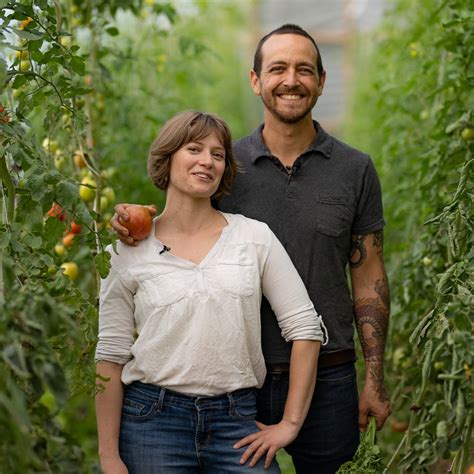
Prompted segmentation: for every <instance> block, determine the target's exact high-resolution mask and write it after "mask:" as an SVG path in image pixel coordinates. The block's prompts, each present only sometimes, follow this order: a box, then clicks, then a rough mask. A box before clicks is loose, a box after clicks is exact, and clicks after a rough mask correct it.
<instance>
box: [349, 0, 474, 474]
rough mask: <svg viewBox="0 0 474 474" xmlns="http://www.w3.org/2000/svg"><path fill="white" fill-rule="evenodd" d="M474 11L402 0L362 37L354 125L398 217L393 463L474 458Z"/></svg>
mask: <svg viewBox="0 0 474 474" xmlns="http://www.w3.org/2000/svg"><path fill="white" fill-rule="evenodd" d="M473 20H474V15H473V11H472V5H471V4H470V2H468V1H465V0H454V1H442V0H423V1H422V2H418V1H413V0H399V1H397V2H396V4H395V5H394V6H393V8H392V9H391V11H390V13H389V14H388V17H387V20H386V21H385V22H384V23H383V24H382V25H381V27H380V29H379V30H378V31H377V33H376V34H375V37H372V38H371V40H370V42H369V41H367V40H366V41H362V42H361V43H360V44H361V48H360V51H359V57H360V61H361V63H362V67H361V68H360V70H362V71H364V72H363V74H360V75H358V76H357V77H356V78H355V81H354V91H355V96H354V104H353V106H354V107H353V110H354V111H357V112H354V113H353V114H352V115H351V119H350V121H348V125H349V126H348V134H349V135H350V140H351V141H352V142H353V143H356V144H358V145H359V146H360V147H362V148H365V149H366V150H369V151H370V152H371V154H372V156H374V157H375V159H376V161H377V165H378V168H379V170H380V172H381V175H382V184H383V188H384V189H383V191H384V203H385V214H386V218H387V221H388V224H387V227H386V256H387V266H388V269H389V272H390V280H391V290H392V302H393V311H392V319H391V332H390V338H389V348H388V354H387V359H388V361H387V362H388V366H387V369H386V373H387V383H388V384H389V386H390V389H391V394H392V404H393V412H394V413H393V415H392V420H391V427H392V431H394V432H395V433H390V434H387V432H385V434H382V444H383V447H384V450H385V452H386V453H387V463H388V469H387V470H388V472H426V471H427V470H428V469H429V467H430V466H433V465H435V464H439V463H444V464H445V466H446V469H451V471H449V472H453V473H463V472H465V471H464V470H465V468H466V466H467V465H468V463H469V462H472V460H471V461H469V450H470V443H471V439H472V428H473V408H474V394H473V377H472V375H473V374H472V371H473V368H472V367H473V363H474V353H473V352H474V351H473V348H474V320H473V311H472V308H473V306H474V297H473V289H474V275H473V264H472V262H473V257H474V255H473V231H474V221H473V212H472V211H473V184H472V176H473V168H474V159H473V146H474V116H473V105H474V96H473V94H472V86H473V84H474V69H473V64H474V58H473V49H472V43H473V39H474V30H473V28H472V24H473Z"/></svg>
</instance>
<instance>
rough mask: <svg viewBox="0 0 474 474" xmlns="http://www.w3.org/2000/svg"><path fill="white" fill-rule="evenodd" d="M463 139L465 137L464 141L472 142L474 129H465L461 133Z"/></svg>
mask: <svg viewBox="0 0 474 474" xmlns="http://www.w3.org/2000/svg"><path fill="white" fill-rule="evenodd" d="M461 137H463V139H464V140H466V141H469V140H472V139H473V138H474V128H471V127H465V128H463V129H462V132H461Z"/></svg>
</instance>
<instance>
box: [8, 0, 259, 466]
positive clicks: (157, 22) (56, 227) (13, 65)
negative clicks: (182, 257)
mask: <svg viewBox="0 0 474 474" xmlns="http://www.w3.org/2000/svg"><path fill="white" fill-rule="evenodd" d="M0 5H1V10H0V19H1V27H0V41H1V43H2V46H3V50H4V51H5V53H4V54H2V58H1V59H0V93H1V103H0V127H1V129H0V177H1V188H0V252H1V253H0V353H1V357H0V438H1V440H2V443H1V446H0V470H1V471H2V472H3V471H5V472H12V473H14V472H54V473H62V472H67V473H75V472H97V471H98V463H97V459H96V452H97V445H96V433H95V420H94V410H93V394H94V390H95V389H94V385H95V384H94V382H95V369H94V362H93V357H94V349H95V343H96V333H97V290H98V282H99V276H102V277H103V276H105V275H106V274H107V272H108V269H109V262H110V256H109V254H107V253H105V252H104V249H105V246H106V245H107V244H108V243H110V242H111V240H112V236H111V234H110V232H109V230H108V229H107V227H106V223H107V222H108V221H109V220H110V218H111V212H112V210H113V205H114V197H113V196H114V195H115V194H116V195H117V198H118V200H119V201H133V202H149V203H155V204H157V205H158V206H159V207H160V206H162V205H163V201H164V196H163V194H162V193H161V192H159V191H157V190H156V188H154V187H153V186H152V185H151V184H150V182H149V179H148V178H147V176H146V172H145V170H146V158H147V150H148V147H149V145H150V143H151V141H152V139H153V137H154V135H155V134H156V131H157V129H158V128H159V126H160V125H162V124H163V122H164V121H165V120H166V119H168V118H169V117H170V116H171V115H173V114H174V113H176V112H177V111H179V110H181V109H184V108H190V107H195V108H200V109H204V110H213V111H215V112H217V113H221V114H222V115H223V116H224V117H225V118H229V117H226V113H225V112H228V111H229V110H232V111H233V112H234V113H235V115H233V116H232V117H231V120H230V122H231V123H232V125H233V126H234V129H236V130H240V131H242V130H244V127H243V125H242V124H243V121H242V119H241V118H239V114H242V116H245V114H244V112H247V111H246V110H245V100H244V97H243V96H242V95H239V94H235V95H229V94H228V90H229V88H234V87H235V88H236V89H238V87H237V86H236V84H237V83H238V81H239V78H238V76H237V75H236V74H235V71H236V70H238V69H239V68H240V57H239V56H238V55H237V53H236V52H235V51H236V48H235V43H236V41H237V40H238V39H237V37H236V34H235V29H233V25H235V24H236V21H241V20H242V18H243V13H242V11H241V10H240V9H239V8H238V7H236V6H235V5H234V6H232V5H223V6H222V7H220V8H215V7H214V6H212V5H210V4H208V3H207V2H197V3H196V4H195V5H193V4H189V5H188V7H187V8H184V9H183V11H182V12H179V11H178V8H177V7H175V6H174V5H173V4H171V3H164V2H160V3H158V2H156V3H155V2H153V1H150V0H146V1H142V0H116V1H110V0H99V1H97V0H95V1H93V2H92V1H79V0H60V1H53V0H33V1H30V2H24V1H10V2H1V3H0ZM179 5H180V4H179V2H178V6H179ZM191 6H192V8H190V7H191ZM208 21H212V22H215V23H216V24H217V23H218V24H220V25H221V26H222V28H216V29H214V30H215V33H213V32H209V34H206V35H204V33H205V32H207V29H208ZM202 36H206V39H205V40H202V39H201V37H202ZM226 36H227V37H226ZM224 60H225V61H224ZM224 62H225V64H226V67H228V69H226V67H224ZM212 69H215V70H216V71H214V72H212V71H211V70H212ZM213 77H214V79H213V80H211V78H213ZM221 80H222V82H220V81H221ZM226 81H227V82H226ZM224 96H225V97H226V100H224V99H222V98H223V97H224ZM227 96H229V97H227ZM248 96H250V92H249V93H248ZM214 106H215V107H214ZM241 133H243V132H241ZM124 176H125V179H124ZM86 177H87V179H88V183H90V184H88V186H89V187H85V186H81V181H82V180H83V179H84V178H86ZM113 188H115V192H114V190H113ZM88 189H90V190H92V191H93V192H92V195H95V196H94V197H93V199H92V200H91V201H89V200H83V199H81V198H80V190H82V191H84V190H88ZM83 194H84V193H83ZM78 226H80V229H79V228H78ZM63 238H64V241H63ZM68 239H69V240H68ZM63 264H67V265H70V268H69V269H68V270H64V271H67V272H69V275H70V276H71V278H69V277H68V276H66V274H64V273H63V269H62V268H61V265H63ZM74 273H78V276H77V278H75V279H74V278H72V277H74Z"/></svg>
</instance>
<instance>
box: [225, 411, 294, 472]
mask: <svg viewBox="0 0 474 474" xmlns="http://www.w3.org/2000/svg"><path fill="white" fill-rule="evenodd" d="M257 427H258V428H259V429H260V430H261V431H259V432H258V433H253V434H251V435H249V436H246V437H245V438H243V439H241V440H240V441H239V442H238V443H236V444H234V448H235V449H239V448H241V447H243V446H247V445H248V448H247V449H246V450H245V452H244V454H242V457H241V458H240V464H245V463H246V462H247V461H248V460H249V459H250V458H251V460H250V462H249V466H250V467H253V466H255V464H257V462H258V460H259V459H260V458H261V457H262V456H263V455H264V454H265V453H267V454H266V456H265V465H264V466H265V469H268V468H269V467H270V465H271V463H272V461H273V458H274V457H275V455H276V452H277V451H278V450H279V449H280V448H284V447H285V446H288V445H289V444H290V443H291V442H292V441H293V440H294V439H295V438H296V436H297V435H298V431H299V428H298V427H297V426H296V425H294V424H292V423H290V422H289V421H285V420H282V421H280V423H278V424H276V425H268V426H267V425H264V424H263V423H260V422H258V421H257Z"/></svg>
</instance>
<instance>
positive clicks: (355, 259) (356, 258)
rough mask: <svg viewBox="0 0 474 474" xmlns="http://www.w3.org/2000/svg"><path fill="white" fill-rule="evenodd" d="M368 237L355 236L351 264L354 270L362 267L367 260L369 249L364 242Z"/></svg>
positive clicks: (353, 237)
mask: <svg viewBox="0 0 474 474" xmlns="http://www.w3.org/2000/svg"><path fill="white" fill-rule="evenodd" d="M366 238H367V235H353V236H352V243H351V256H350V259H349V264H350V266H351V267H352V268H357V267H360V266H361V265H362V264H363V263H364V262H365V259H366V258H367V249H366V248H365V244H364V240H365V239H366Z"/></svg>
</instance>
